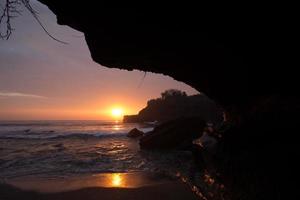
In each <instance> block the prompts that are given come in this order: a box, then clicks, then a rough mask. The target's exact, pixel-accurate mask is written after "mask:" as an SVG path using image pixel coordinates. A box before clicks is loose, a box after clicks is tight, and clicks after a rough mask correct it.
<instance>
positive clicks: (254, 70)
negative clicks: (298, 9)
mask: <svg viewBox="0 0 300 200" xmlns="http://www.w3.org/2000/svg"><path fill="white" fill-rule="evenodd" d="M39 1H40V2H42V3H44V4H46V5H48V6H49V8H50V9H51V10H52V11H53V12H54V13H55V14H56V15H57V19H58V23H59V24H63V25H69V26H71V27H72V28H74V29H76V30H79V31H82V32H84V34H85V38H86V41H87V44H88V46H89V49H90V51H91V56H92V58H93V60H94V61H95V62H98V63H99V64H102V65H104V66H106V67H114V68H121V69H127V70H132V69H139V70H144V71H151V72H156V73H162V74H166V75H170V76H171V77H173V78H175V79H176V80H179V81H183V82H185V83H187V84H189V85H191V86H193V87H195V88H196V89H198V90H199V91H201V92H204V93H205V94H206V95H207V96H208V97H210V98H212V99H214V100H216V101H217V102H218V103H220V104H222V105H223V106H224V108H225V109H226V111H227V117H228V118H229V119H230V120H231V121H232V122H233V124H235V126H234V127H233V130H230V131H228V134H226V135H227V136H225V137H226V138H230V139H226V141H227V142H226V144H227V145H225V146H226V150H224V152H228V158H232V159H230V160H228V161H227V164H226V166H229V167H224V168H223V169H222V170H223V172H224V175H227V178H230V177H235V178H232V182H233V183H235V184H232V185H231V187H232V188H233V191H236V193H238V192H241V191H247V189H245V188H247V185H245V184H246V183H247V184H248V186H249V187H248V189H249V188H256V189H258V190H257V195H256V196H255V195H254V196H255V198H250V196H251V195H250V194H249V193H248V192H244V193H243V194H242V197H243V198H244V199H266V198H264V197H268V199H270V198H272V199H281V198H283V197H284V198H285V199H287V198H288V197H287V195H292V194H293V192H292V191H291V190H290V187H291V186H290V185H296V184H295V183H291V181H292V182H293V180H297V178H295V176H296V174H298V173H297V170H294V169H296V168H295V166H296V161H295V160H296V159H295V158H297V157H298V158H299V154H298V152H299V150H296V149H292V148H293V147H294V144H290V143H293V142H294V141H297V140H295V138H296V136H297V133H298V132H299V131H298V128H297V127H296V126H295V124H298V123H299V122H298V120H297V119H298V118H299V117H298V115H299V111H300V109H299V104H300V103H299V102H300V101H299V94H298V93H299V92H298V91H299V88H298V87H299V85H300V84H299V80H300V79H299V78H298V73H297V72H296V67H294V64H291V63H289V62H290V61H291V59H292V56H294V55H295V52H294V48H290V47H289V46H288V45H287V44H294V43H295V41H293V38H294V37H293V33H294V31H293V30H291V29H292V28H291V27H295V24H297V23H295V24H292V23H293V21H292V20H291V19H293V18H295V17H293V16H292V17H290V14H289V13H288V14H286V13H283V8H282V7H279V8H276V9H275V8H271V7H270V4H267V5H263V4H262V3H261V4H259V5H256V4H253V7H252V6H251V5H249V4H247V5H244V6H243V5H240V4H239V6H240V7H239V8H238V9H236V7H237V5H228V7H232V9H229V8H228V7H226V6H223V7H222V9H217V8H216V6H214V10H213V11H212V12H210V11H208V9H207V7H206V6H199V5H197V6H193V5H190V7H186V6H185V4H182V3H180V5H175V3H174V2H173V4H172V6H169V7H168V8H163V6H162V5H156V7H151V5H148V6H137V5H136V7H121V6H118V7H107V6H104V5H102V6H101V5H99V6H98V5H97V6H93V4H92V2H86V3H84V2H81V1H78V2H75V1H53V0H39ZM280 6H281V5H280ZM171 7H172V8H171ZM246 8H248V10H246ZM205 10H206V12H205ZM291 13H292V12H291ZM295 33H296V32H295ZM283 137H284V138H283ZM285 137H287V138H289V139H286V138H285ZM227 150H228V151H227ZM271 150H274V152H273V153H272V151H271ZM270 151H271V152H270ZM274 154H277V155H278V156H277V157H276V158H277V160H276V159H275V156H274ZM261 155H266V158H270V157H268V156H267V155H272V156H271V158H274V159H265V160H264V159H257V160H256V159H255V158H261V157H262V156H261ZM283 158H284V161H283V162H284V164H283V165H278V163H282V161H281V159H283ZM243 160H247V161H253V162H256V161H257V162H258V163H259V162H260V161H263V162H261V163H259V164H257V165H250V166H251V169H250V167H248V166H247V165H243V164H242V162H243ZM230 166H231V168H230ZM234 167H238V168H239V169H240V170H237V172H236V174H235V175H236V176H234V175H233V174H232V173H231V170H230V169H234ZM270 167H272V170H271V171H272V172H279V173H284V174H285V172H287V173H286V174H285V177H283V176H278V177H277V178H278V179H277V180H276V181H274V177H276V176H273V175H274V174H276V173H274V174H272V173H269V172H270ZM291 169H293V170H291ZM264 172H265V173H264ZM246 174H254V175H253V176H251V177H257V180H261V181H254V180H252V179H249V180H244V179H242V178H239V177H244V176H243V175H246ZM276 175H278V173H277V174H276ZM287 180H290V182H289V183H290V184H289V186H284V185H283V183H284V182H286V181H287ZM239 183H244V185H245V187H244V188H242V189H241V188H240V187H239V185H243V184H239ZM266 185H268V186H269V187H268V188H269V189H267V190H266V191H261V190H263V189H264V188H266V187H265V186H266ZM259 188H260V189H261V190H259ZM238 190H239V191H238ZM251 191H256V190H255V189H252V190H251ZM293 191H297V190H293ZM262 194H263V195H264V196H263V197H261V196H260V195H262ZM247 197H249V198H247Z"/></svg>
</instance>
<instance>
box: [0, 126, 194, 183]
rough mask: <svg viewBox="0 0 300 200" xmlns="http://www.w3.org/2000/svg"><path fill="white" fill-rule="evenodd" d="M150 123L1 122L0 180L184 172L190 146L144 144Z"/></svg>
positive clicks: (188, 166) (189, 162)
mask: <svg viewBox="0 0 300 200" xmlns="http://www.w3.org/2000/svg"><path fill="white" fill-rule="evenodd" d="M133 128H138V129H139V130H141V131H143V132H145V134H147V132H149V131H151V130H152V129H153V127H152V126H151V125H148V124H134V123H130V124H129V123H122V122H117V121H2V122H0V180H9V179H14V178H19V177H28V176H34V177H45V178H59V177H68V176H79V175H83V174H98V173H116V172H117V173H123V172H127V173H128V172H158V173H168V174H175V173H178V172H180V173H185V172H188V170H189V168H190V167H191V165H192V163H191V162H192V160H193V159H192V157H191V153H190V152H186V151H175V150H169V151H159V150H157V151H145V150H140V148H139V142H138V139H133V138H128V137H126V134H127V133H128V132H129V131H130V130H131V129H133Z"/></svg>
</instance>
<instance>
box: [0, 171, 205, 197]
mask: <svg viewBox="0 0 300 200" xmlns="http://www.w3.org/2000/svg"><path fill="white" fill-rule="evenodd" d="M0 199H1V200H17V199H25V200H29V199H30V200H40V199H41V200H69V199H70V200H77V199H78V200H82V199H84V200H91V199H101V200H116V199H130V200H134V199H145V200H147V199H149V200H150V199H151V200H153V199H157V200H159V199H163V200H169V199H170V200H171V199H174V200H176V199H184V200H189V199H191V200H192V199H199V197H198V196H197V195H196V194H195V193H193V192H192V191H191V189H190V188H189V187H188V185H186V184H185V183H183V182H181V181H179V180H176V179H170V178H167V177H160V176H156V175H149V174H144V173H125V174H120V173H118V174H98V175H94V176H91V175H88V176H82V177H76V178H64V179H56V180H44V179H40V178H38V179H37V178H30V179H29V178H23V179H20V178H19V179H16V180H13V181H9V182H6V183H2V184H0Z"/></svg>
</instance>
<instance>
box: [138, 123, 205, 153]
mask: <svg viewBox="0 0 300 200" xmlns="http://www.w3.org/2000/svg"><path fill="white" fill-rule="evenodd" d="M205 125H206V123H205V121H204V120H202V119H201V118H199V117H188V118H180V119H176V120H171V121H168V122H166V123H163V124H161V125H158V126H157V127H155V128H154V130H153V131H151V132H149V133H147V134H146V135H144V136H143V137H142V138H141V139H140V147H141V148H142V149H186V148H189V147H190V146H191V144H192V140H193V139H195V138H197V137H200V136H201V134H202V131H203V128H204V127H205Z"/></svg>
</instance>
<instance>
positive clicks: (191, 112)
mask: <svg viewBox="0 0 300 200" xmlns="http://www.w3.org/2000/svg"><path fill="white" fill-rule="evenodd" d="M182 117H199V118H201V119H203V120H205V121H209V122H213V123H214V124H217V123H220V122H221V121H222V110H221V109H220V108H219V107H218V106H217V105H216V103H214V102H213V101H212V100H210V99H209V98H208V97H206V96H205V95H200V94H199V95H193V96H180V97H176V96H174V97H172V96H171V97H169V98H166V99H164V98H157V99H151V100H149V101H148V103H147V106H146V107H145V108H143V109H142V110H141V111H140V112H139V113H138V115H131V116H124V119H123V122H153V121H158V122H166V121H169V120H174V119H177V118H182Z"/></svg>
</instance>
